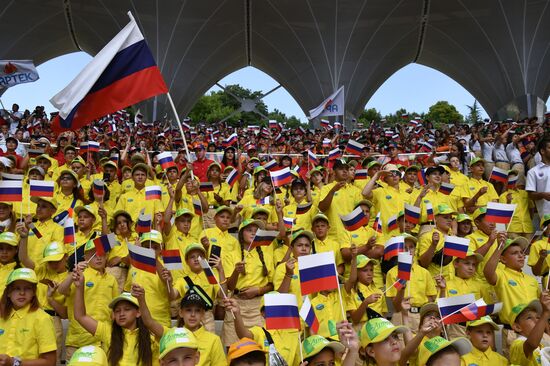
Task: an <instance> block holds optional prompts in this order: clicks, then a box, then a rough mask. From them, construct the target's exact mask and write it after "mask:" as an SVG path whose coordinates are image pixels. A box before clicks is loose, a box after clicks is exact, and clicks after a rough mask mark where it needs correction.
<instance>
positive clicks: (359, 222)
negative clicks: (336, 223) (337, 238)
mask: <svg viewBox="0 0 550 366" xmlns="http://www.w3.org/2000/svg"><path fill="white" fill-rule="evenodd" d="M340 220H342V224H344V227H345V228H346V230H348V231H354V230H357V229H359V228H360V227H361V226H363V225H367V224H368V223H369V219H368V217H367V216H366V215H365V213H364V212H363V210H362V209H361V207H356V208H355V210H353V211H351V213H349V214H347V215H344V216H340Z"/></svg>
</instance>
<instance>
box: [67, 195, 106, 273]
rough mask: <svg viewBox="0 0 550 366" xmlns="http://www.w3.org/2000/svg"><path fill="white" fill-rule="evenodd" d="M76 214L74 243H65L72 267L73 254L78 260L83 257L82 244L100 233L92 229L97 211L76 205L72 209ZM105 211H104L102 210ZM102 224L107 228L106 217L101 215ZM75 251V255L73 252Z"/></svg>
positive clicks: (86, 206) (87, 206) (89, 207)
mask: <svg viewBox="0 0 550 366" xmlns="http://www.w3.org/2000/svg"><path fill="white" fill-rule="evenodd" d="M74 212H75V215H76V218H77V219H76V222H75V224H76V225H75V226H76V228H75V229H77V230H76V231H75V237H74V243H66V245H65V248H66V250H67V254H68V255H69V266H70V268H72V267H73V266H74V265H75V263H74V260H75V256H76V258H77V259H78V262H80V261H81V260H82V259H83V254H84V250H83V248H84V245H86V243H87V242H88V241H89V240H93V239H95V238H96V237H98V236H100V235H101V233H99V232H98V231H95V230H94V225H95V222H96V221H97V212H96V211H95V210H94V209H93V208H92V207H91V206H89V205H85V206H77V207H76V208H75V210H74ZM104 213H105V212H104ZM101 220H102V226H104V228H105V229H107V226H106V225H107V223H106V221H105V220H106V217H102V218H101ZM75 251H76V255H75V254H74V253H75Z"/></svg>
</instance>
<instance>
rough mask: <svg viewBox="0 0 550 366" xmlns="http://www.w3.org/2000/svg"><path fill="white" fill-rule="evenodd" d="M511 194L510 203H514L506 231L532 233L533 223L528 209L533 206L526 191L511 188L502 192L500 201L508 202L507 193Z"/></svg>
mask: <svg viewBox="0 0 550 366" xmlns="http://www.w3.org/2000/svg"><path fill="white" fill-rule="evenodd" d="M509 193H511V194H512V202H511V203H512V204H515V205H516V209H515V210H514V216H512V221H510V223H509V224H508V232H511V233H532V232H533V231H534V230H533V223H532V221H531V214H530V213H529V209H530V208H533V206H534V205H533V201H531V200H529V197H528V193H527V191H526V190H524V189H512V190H507V191H506V192H504V193H502V194H501V195H500V198H499V202H500V203H508V198H507V197H508V194H509Z"/></svg>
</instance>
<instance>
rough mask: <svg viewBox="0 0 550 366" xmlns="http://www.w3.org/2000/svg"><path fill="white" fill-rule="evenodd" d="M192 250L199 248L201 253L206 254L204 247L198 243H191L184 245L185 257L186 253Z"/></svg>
mask: <svg viewBox="0 0 550 366" xmlns="http://www.w3.org/2000/svg"><path fill="white" fill-rule="evenodd" d="M193 250H200V251H201V252H202V253H203V256H204V255H206V250H205V249H204V247H203V246H202V245H201V244H199V243H191V244H189V245H187V247H185V259H187V255H189V253H191V252H192V251H193Z"/></svg>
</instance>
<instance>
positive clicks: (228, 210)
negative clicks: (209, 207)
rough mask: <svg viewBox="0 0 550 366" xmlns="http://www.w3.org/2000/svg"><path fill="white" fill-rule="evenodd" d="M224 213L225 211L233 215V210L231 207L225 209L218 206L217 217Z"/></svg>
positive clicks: (223, 206)
mask: <svg viewBox="0 0 550 366" xmlns="http://www.w3.org/2000/svg"><path fill="white" fill-rule="evenodd" d="M224 211H227V212H229V214H230V215H233V209H232V208H231V207H227V206H225V205H222V206H220V207H218V208H217V209H216V215H218V214H220V213H222V212H224Z"/></svg>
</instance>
